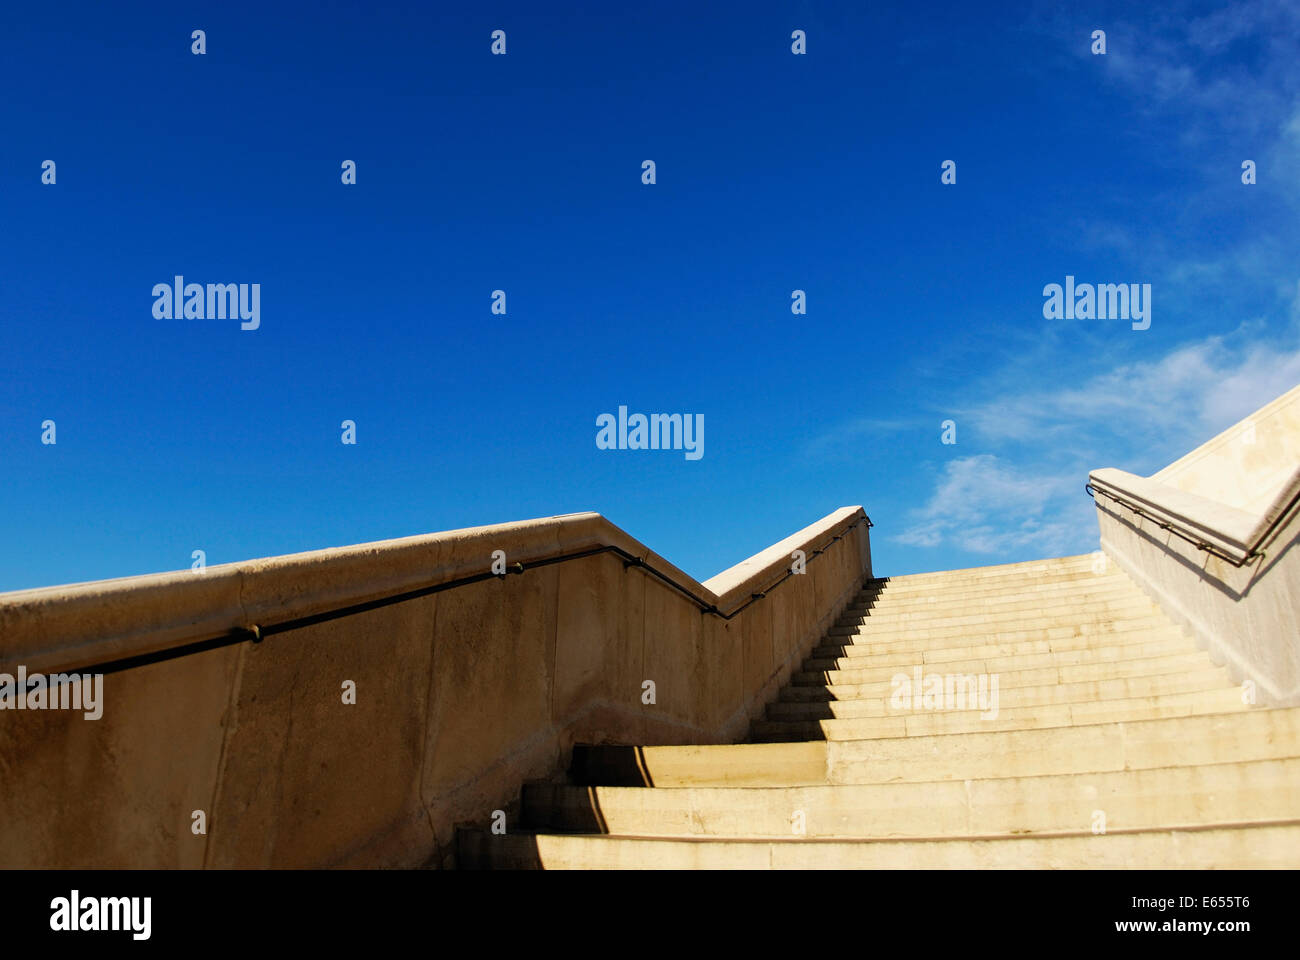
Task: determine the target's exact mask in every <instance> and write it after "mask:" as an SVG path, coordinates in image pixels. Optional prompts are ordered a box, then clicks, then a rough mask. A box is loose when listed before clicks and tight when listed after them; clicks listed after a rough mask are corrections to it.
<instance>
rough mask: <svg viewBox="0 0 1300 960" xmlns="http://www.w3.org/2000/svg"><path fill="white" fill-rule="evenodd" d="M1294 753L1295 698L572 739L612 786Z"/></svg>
mask: <svg viewBox="0 0 1300 960" xmlns="http://www.w3.org/2000/svg"><path fill="white" fill-rule="evenodd" d="M1297 754H1300V707H1281V708H1274V709H1266V708H1257V709H1254V710H1248V711H1242V712H1237V713H1218V714H1201V715H1197V716H1187V717H1175V718H1172V719H1166V720H1142V721H1133V722H1128V723H1094V724H1083V725H1080V726H1074V727H1047V728H1040V729H1032V730H1010V731H989V732H984V733H959V734H945V735H938V736H923V737H897V738H892V739H881V740H833V741H825V740H814V741H803V742H798V743H742V744H706V745H695V746H659V747H623V746H583V745H578V746H575V747H574V752H573V756H574V763H573V771H574V776H573V779H574V782H575V783H578V784H588V785H589V784H602V783H603V784H609V785H612V786H639V785H647V786H659V787H689V786H751V787H759V786H800V785H815V784H826V783H909V782H916V781H926V780H959V781H960V780H974V779H980V778H988V777H1035V776H1046V775H1052V774H1066V773H1087V772H1096V773H1102V772H1109V771H1118V770H1144V769H1149V768H1152V767H1168V766H1177V765H1184V766H1186V765H1194V764H1215V763H1227V762H1231V761H1237V760H1272V759H1278V758H1281V757H1288V756H1296V755H1297Z"/></svg>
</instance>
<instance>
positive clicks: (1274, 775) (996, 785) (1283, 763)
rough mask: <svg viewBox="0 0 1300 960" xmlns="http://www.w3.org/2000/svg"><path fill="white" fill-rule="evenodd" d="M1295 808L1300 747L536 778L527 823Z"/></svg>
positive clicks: (1016, 818)
mask: <svg viewBox="0 0 1300 960" xmlns="http://www.w3.org/2000/svg"><path fill="white" fill-rule="evenodd" d="M1098 810H1100V811H1102V813H1103V814H1104V816H1105V828H1106V829H1107V830H1138V829H1158V828H1161V827H1172V826H1180V825H1190V824H1196V823H1198V822H1202V821H1203V820H1204V819H1205V818H1206V813H1207V811H1213V819H1214V820H1216V821H1218V822H1222V823H1244V822H1260V821H1269V820H1289V819H1300V759H1296V758H1289V759H1285V760H1269V761H1262V762H1254V763H1230V764H1218V765H1213V766H1199V767H1173V768H1168V767H1165V768H1160V769H1155V770H1137V771H1129V770H1126V771H1121V772H1118V773H1088V774H1075V775H1069V776H1051V777H1027V778H1011V779H996V780H981V781H974V782H971V783H962V782H957V781H949V782H945V783H903V784H875V785H853V786H850V785H834V786H819V787H772V788H767V789H753V790H735V789H727V788H707V787H706V788H691V789H676V790H671V789H657V790H647V789H642V788H638V787H595V788H586V787H571V786H564V785H557V784H550V783H544V784H529V785H528V786H526V787H525V788H524V792H523V813H524V829H527V830H535V831H542V832H550V831H562V832H594V833H613V834H623V835H632V836H664V837H687V836H705V837H733V838H740V837H744V838H757V837H772V838H777V839H790V838H793V837H798V836H807V837H870V838H894V837H918V838H919V837H971V836H1013V835H1022V834H1031V833H1055V832H1061V833H1066V832H1072V831H1084V830H1090V829H1091V828H1092V824H1093V822H1094V812H1095V811H1098Z"/></svg>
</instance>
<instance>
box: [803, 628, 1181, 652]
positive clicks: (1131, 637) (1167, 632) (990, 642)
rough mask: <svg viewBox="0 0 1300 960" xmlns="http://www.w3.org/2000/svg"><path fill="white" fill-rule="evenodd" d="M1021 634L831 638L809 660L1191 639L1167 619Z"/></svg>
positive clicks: (1112, 644) (1075, 648) (1101, 645)
mask: <svg viewBox="0 0 1300 960" xmlns="http://www.w3.org/2000/svg"><path fill="white" fill-rule="evenodd" d="M1024 633H1025V634H1027V635H1026V636H1020V635H1017V634H970V635H965V636H954V637H942V638H935V637H919V638H910V639H903V640H883V641H882V640H876V639H875V638H873V637H853V638H848V637H844V638H840V637H834V638H827V639H826V640H823V641H822V642H821V643H820V644H818V645H817V646H815V647H813V648H812V649H811V650H810V651H808V659H809V660H834V659H839V658H851V657H866V658H870V657H880V656H888V655H891V654H899V653H916V652H922V653H926V652H932V653H936V654H937V653H938V652H939V651H940V650H970V649H974V648H976V647H980V648H983V647H999V648H1011V647H1024V648H1025V649H1026V650H1027V651H1028V649H1029V647H1030V646H1031V645H1033V644H1046V645H1047V646H1048V648H1050V649H1062V650H1077V649H1080V648H1082V647H1104V646H1123V645H1125V644H1129V643H1143V642H1155V641H1158V640H1178V639H1182V640H1187V639H1190V638H1189V637H1187V635H1186V634H1184V633H1183V632H1182V631H1181V630H1180V629H1179V628H1178V627H1176V626H1174V625H1172V624H1170V623H1169V622H1168V621H1165V622H1164V623H1163V624H1146V623H1143V624H1138V625H1136V626H1133V625H1129V624H1119V625H1117V626H1115V627H1111V626H1098V627H1097V628H1096V629H1094V630H1088V631H1086V632H1081V633H1071V632H1070V631H1069V630H1068V629H1059V630H1039V631H1024Z"/></svg>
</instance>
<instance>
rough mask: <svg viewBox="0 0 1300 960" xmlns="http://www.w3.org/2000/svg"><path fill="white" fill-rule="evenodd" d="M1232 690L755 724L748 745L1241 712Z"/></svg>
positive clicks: (1018, 728) (1238, 692)
mask: <svg viewBox="0 0 1300 960" xmlns="http://www.w3.org/2000/svg"><path fill="white" fill-rule="evenodd" d="M1245 709H1247V706H1246V705H1245V704H1243V703H1242V702H1241V692H1240V691H1239V690H1238V689H1237V688H1236V687H1231V688H1228V689H1226V690H1206V691H1197V692H1194V693H1172V694H1166V695H1161V696H1152V697H1133V698H1126V699H1122V700H1101V701H1096V702H1084V703H1061V704H1044V705H1040V706H1034V707H1010V708H1008V709H1005V710H1003V709H999V710H998V711H997V715H996V716H993V715H992V711H989V715H988V716H984V715H982V714H981V712H980V711H979V710H964V711H919V712H914V713H909V714H906V715H897V714H895V715H893V716H888V717H864V718H860V719H850V720H756V721H754V723H753V725H752V728H751V739H753V740H767V741H771V740H780V741H787V742H788V741H792V740H876V739H884V738H888V737H915V736H934V735H938V734H944V733H981V732H986V731H991V730H1029V729H1035V728H1040V727H1066V726H1071V725H1075V724H1084V723H1106V722H1114V721H1130V720H1156V719H1159V718H1161V717H1180V716H1188V715H1190V714H1198V713H1230V712H1234V711H1239V710H1245Z"/></svg>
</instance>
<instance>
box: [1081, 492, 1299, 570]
mask: <svg viewBox="0 0 1300 960" xmlns="http://www.w3.org/2000/svg"><path fill="white" fill-rule="evenodd" d="M1083 489H1084V490H1085V491H1086V492H1087V494H1088V496H1090V497H1092V498H1093V499H1094V500H1096V499H1097V497H1096V495H1097V494H1099V493H1100V494H1101V495H1102V496H1103V497H1107V498H1109V499H1110V500H1113V501H1114V502H1116V503H1118V504H1120V505H1121V506H1124V507H1127V508H1128V509H1129V510H1131V511H1133V512H1134V513H1136V514H1137V515H1138V516H1139V517H1145V518H1146V519H1148V520H1150V521H1152V522H1153V523H1155V524H1156V525H1157V526H1158V527H1160V529H1161V530H1168V531H1169V532H1170V533H1172V534H1174V535H1175V536H1178V537H1181V538H1182V539H1184V540H1186V541H1187V542H1188V543H1190V544H1193V545H1194V546H1195V547H1196V548H1197V549H1198V550H1204V551H1205V552H1206V553H1209V554H1211V555H1213V556H1216V557H1218V558H1219V559H1221V560H1226V561H1227V562H1228V563H1230V564H1232V565H1233V566H1234V567H1236V568H1237V569H1241V568H1242V567H1245V566H1248V565H1249V564H1250V563H1251V562H1252V561H1254V560H1263V559H1264V557H1265V552H1264V551H1263V550H1260V549H1259V545H1260V544H1262V543H1263V542H1264V541H1265V540H1267V539H1268V538H1269V536H1270V535H1271V534H1272V533H1273V531H1274V530H1275V529H1277V527H1278V526H1279V525H1280V524H1281V523H1282V521H1283V520H1284V519H1285V518H1286V516H1287V515H1288V514H1290V512H1291V510H1292V508H1294V507H1295V505H1296V502H1297V501H1298V500H1300V492H1297V494H1296V496H1293V497H1292V498H1291V502H1290V503H1288V504H1287V505H1286V507H1285V509H1283V510H1281V511H1279V512H1278V514H1277V515H1276V516H1275V517H1274V518H1273V520H1272V522H1270V523H1269V525H1268V526H1267V527H1265V528H1264V529H1263V530H1262V531H1260V533H1259V534H1258V535H1257V536H1256V537H1255V540H1254V542H1253V543H1251V544H1248V545H1247V548H1246V555H1245V556H1244V557H1242V558H1241V559H1240V560H1238V559H1237V558H1236V557H1233V556H1230V555H1228V554H1226V553H1224V552H1223V551H1222V550H1220V549H1219V548H1218V547H1216V546H1215V545H1214V544H1212V543H1208V542H1207V541H1205V540H1203V539H1201V538H1199V537H1194V536H1191V535H1190V533H1189V532H1185V531H1184V530H1183V529H1181V528H1180V527H1179V526H1178V525H1177V524H1173V523H1169V522H1168V521H1166V520H1162V519H1160V517H1157V516H1155V515H1154V514H1152V513H1151V512H1150V511H1148V510H1144V509H1142V507H1140V506H1138V505H1137V504H1136V503H1132V502H1130V501H1129V500H1126V499H1125V498H1123V497H1119V496H1116V495H1115V494H1113V493H1111V492H1110V491H1109V490H1098V489H1097V488H1096V487H1094V486H1093V485H1092V484H1091V483H1085V484H1084V485H1083Z"/></svg>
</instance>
